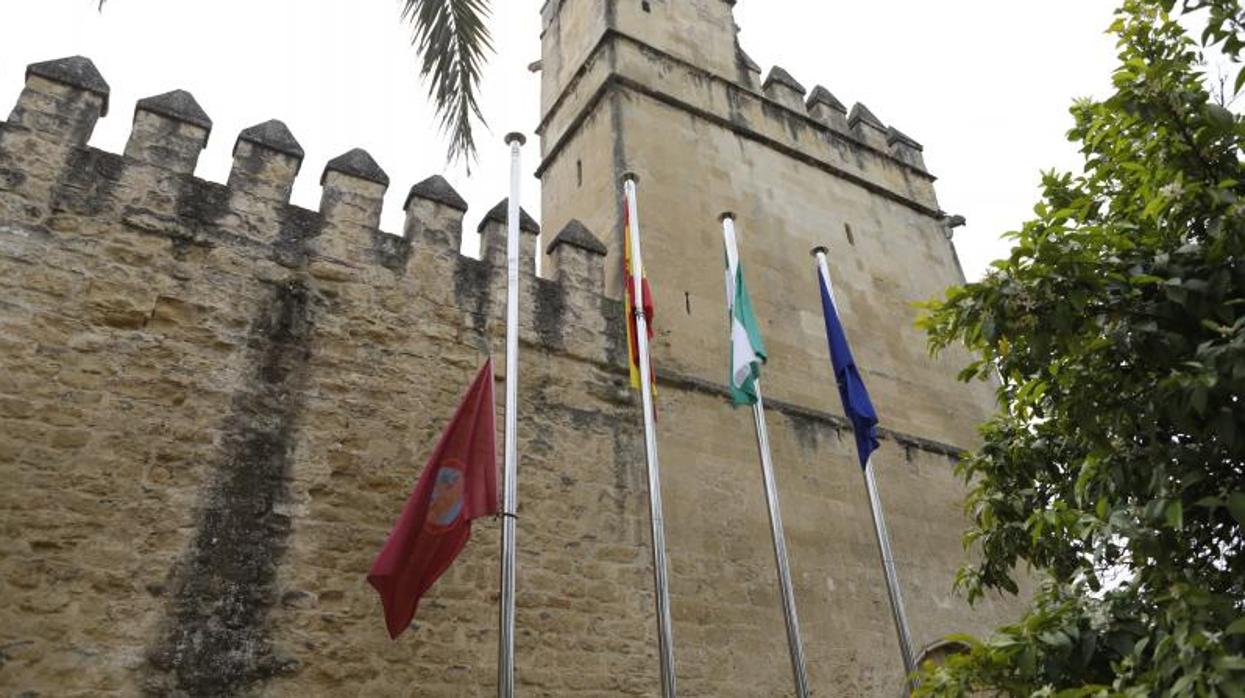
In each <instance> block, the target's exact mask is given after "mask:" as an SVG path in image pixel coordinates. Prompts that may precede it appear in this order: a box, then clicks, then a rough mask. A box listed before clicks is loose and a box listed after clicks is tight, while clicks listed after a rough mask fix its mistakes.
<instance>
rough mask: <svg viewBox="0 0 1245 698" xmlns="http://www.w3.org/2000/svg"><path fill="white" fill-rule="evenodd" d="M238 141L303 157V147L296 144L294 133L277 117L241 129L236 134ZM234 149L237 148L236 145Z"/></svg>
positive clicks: (299, 157)
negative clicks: (240, 131)
mask: <svg viewBox="0 0 1245 698" xmlns="http://www.w3.org/2000/svg"><path fill="white" fill-rule="evenodd" d="M238 142H239V143H242V142H247V143H254V144H256V145H262V146H264V147H265V148H269V149H271V150H275V151H277V152H278V153H285V154H286V155H289V156H291V157H295V158H298V159H299V160H301V159H302V158H303V147H302V146H301V145H299V144H298V140H297V139H296V138H294V134H292V133H290V128H289V127H288V126H286V125H285V123H284V122H282V121H278V120H277V119H269V120H268V121H265V122H263V123H262V124H256V125H254V126H251V127H250V128H247V129H245V130H243V131H242V133H240V134H238ZM234 149H235V150H236V149H237V146H236V145H235V146H234Z"/></svg>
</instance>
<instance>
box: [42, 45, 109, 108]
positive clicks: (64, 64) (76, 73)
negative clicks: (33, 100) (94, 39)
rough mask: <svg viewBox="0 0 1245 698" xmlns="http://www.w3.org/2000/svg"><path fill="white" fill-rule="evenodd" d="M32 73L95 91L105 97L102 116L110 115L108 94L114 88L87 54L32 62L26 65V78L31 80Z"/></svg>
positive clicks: (88, 90)
mask: <svg viewBox="0 0 1245 698" xmlns="http://www.w3.org/2000/svg"><path fill="white" fill-rule="evenodd" d="M32 75H37V76H39V77H41V78H45V79H47V80H51V81H53V82H59V83H61V84H63V85H69V86H70V87H76V88H78V89H81V90H86V91H87V92H94V93H95V94H97V95H99V96H100V97H101V98H103V106H102V108H101V109H100V116H108V96H109V95H110V94H111V92H112V89H111V88H110V87H109V86H108V82H107V81H106V80H104V76H103V75H100V73H99V69H98V68H96V67H95V64H94V63H93V62H91V59H89V58H87V57H85V56H70V57H68V58H59V59H56V60H52V61H42V62H40V63H31V64H30V65H28V66H26V79H27V80H30V77H31V76H32Z"/></svg>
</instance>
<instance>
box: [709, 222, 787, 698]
mask: <svg viewBox="0 0 1245 698" xmlns="http://www.w3.org/2000/svg"><path fill="white" fill-rule="evenodd" d="M722 233H723V237H724V238H725V240H726V245H727V249H728V250H729V251H730V253H731V255H732V256H733V257H734V259H736V260H738V259H739V250H738V248H737V247H736V242H735V221H734V215H733V214H731V213H729V212H728V213H723V214H722ZM728 302H729V301H728ZM752 385H753V389H754V390H755V391H756V396H757V399H756V402H755V403H753V405H752V420H753V422H754V423H755V425H756V437H757V452H758V453H759V454H760V457H761V479H762V480H763V481H764V483H765V502H766V504H768V505H769V529H770V535H771V537H772V538H773V541H774V561H775V562H776V563H777V565H778V590H779V593H780V595H781V597H782V610H783V619H784V620H785V621H786V626H787V649H788V652H789V654H790V655H791V673H792V675H793V677H794V679H795V692H796V695H797V696H798V698H808V675H807V673H806V671H805V668H804V641H803V640H802V639H801V638H800V620H799V616H798V615H797V614H796V612H795V591H794V590H793V588H792V585H791V564H790V561H789V560H788V557H787V539H786V535H785V534H784V533H783V526H782V511H781V509H780V508H779V506H778V483H777V481H776V480H775V479H774V464H773V456H772V455H771V454H770V446H769V429H768V428H767V427H766V424H765V400H764V398H762V397H761V379H760V378H755V379H753V384H752Z"/></svg>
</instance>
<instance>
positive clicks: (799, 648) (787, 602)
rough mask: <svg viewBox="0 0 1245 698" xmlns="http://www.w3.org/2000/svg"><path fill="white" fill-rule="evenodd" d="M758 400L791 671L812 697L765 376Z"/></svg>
mask: <svg viewBox="0 0 1245 698" xmlns="http://www.w3.org/2000/svg"><path fill="white" fill-rule="evenodd" d="M755 387H756V392H757V401H756V404H755V405H753V406H752V418H753V421H755V422H756V430H757V451H759V452H760V454H761V475H762V477H763V478H764V480H765V501H766V502H767V503H768V504H769V527H770V533H771V534H772V535H773V537H774V559H775V560H776V561H777V562H778V581H779V587H778V588H779V591H781V592H782V610H783V614H784V616H785V618H786V621H787V646H788V649H790V651H791V671H792V673H793V674H794V675H795V692H796V695H797V696H799V698H808V676H807V675H806V674H805V672H804V642H803V640H801V639H800V620H799V618H798V617H797V616H796V613H795V592H794V591H793V590H792V588H791V566H790V563H789V562H788V561H787V541H786V537H785V536H784V535H783V532H782V512H781V511H779V509H778V483H777V482H775V481H774V465H773V462H772V461H771V458H770V451H769V431H768V430H767V429H766V428H765V405H764V401H763V400H762V398H761V379H759V378H758V379H756V382H755Z"/></svg>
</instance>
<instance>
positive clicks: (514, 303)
mask: <svg viewBox="0 0 1245 698" xmlns="http://www.w3.org/2000/svg"><path fill="white" fill-rule="evenodd" d="M526 142H527V139H526V138H524V137H523V134H521V133H511V134H508V135H507V136H506V144H507V145H509V146H510V200H509V202H508V204H509V207H508V210H507V212H506V473H505V479H504V481H503V484H502V486H503V494H502V509H501V515H502V519H501V611H500V615H501V618H500V628H501V629H500V632H499V640H498V647H497V695H498V698H513V696H514V589H515V537H516V534H517V531H516V530H515V524H516V523H517V521H516V519H517V517H518V501H519V483H518V475H519V453H518V430H517V427H518V413H517V411H516V410H517V406H518V402H519V177H520V176H521V175H522V171H521V170H522V167H521V156H520V154H519V148H520V147H521V146H522V145H523V144H524V143H526Z"/></svg>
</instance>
